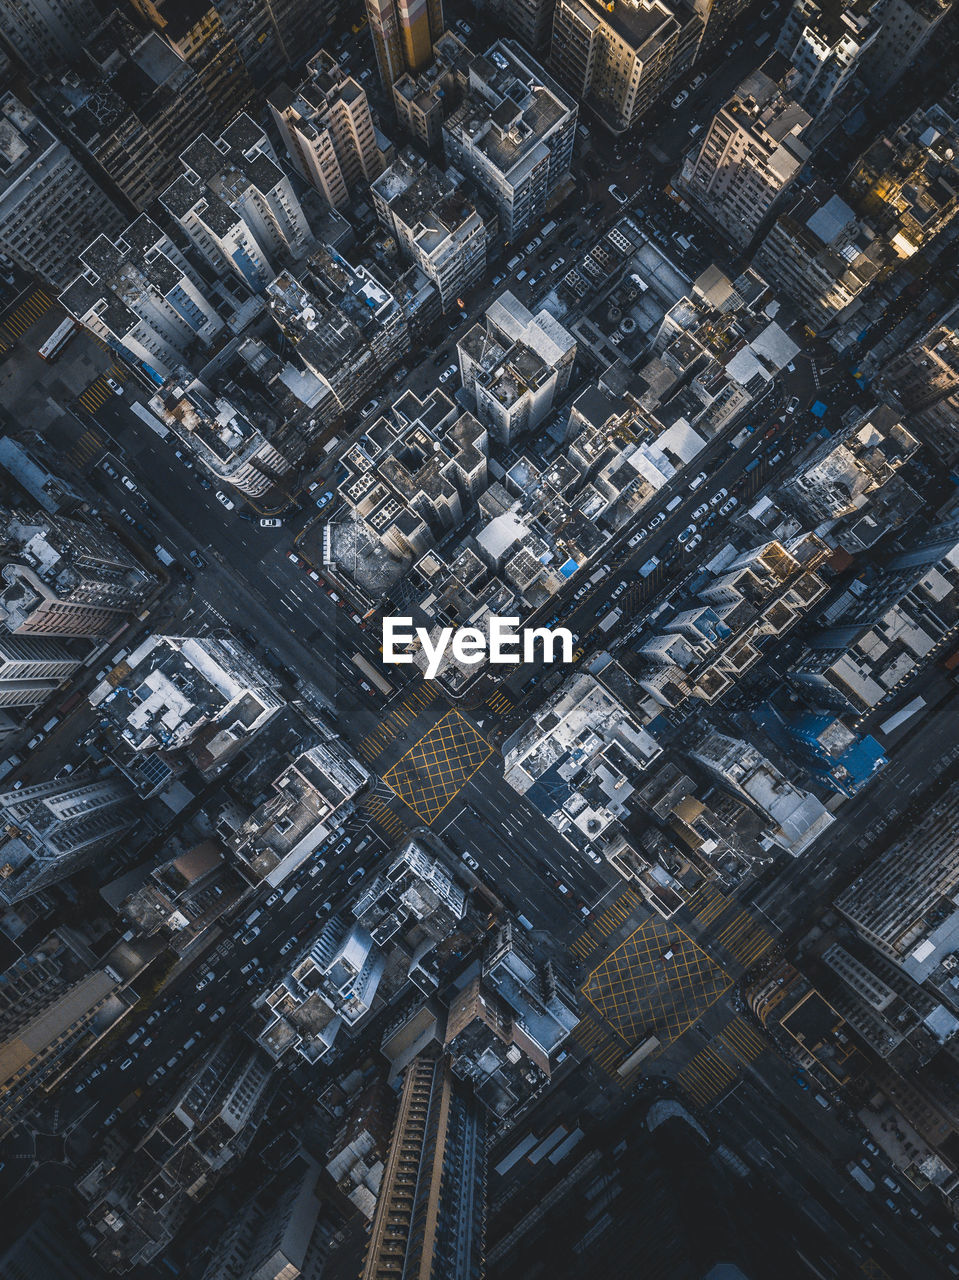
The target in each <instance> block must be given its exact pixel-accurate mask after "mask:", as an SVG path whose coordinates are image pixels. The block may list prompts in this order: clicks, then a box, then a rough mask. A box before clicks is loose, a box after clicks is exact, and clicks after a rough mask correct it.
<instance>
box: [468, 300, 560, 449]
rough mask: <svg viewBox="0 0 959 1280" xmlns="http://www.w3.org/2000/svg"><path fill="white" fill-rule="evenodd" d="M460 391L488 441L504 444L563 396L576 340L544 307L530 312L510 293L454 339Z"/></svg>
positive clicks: (535, 421) (531, 423)
mask: <svg viewBox="0 0 959 1280" xmlns="http://www.w3.org/2000/svg"><path fill="white" fill-rule="evenodd" d="M456 349H457V353H458V355H459V363H460V375H461V377H462V379H463V390H464V391H466V392H467V393H468V394H469V395H470V396H471V397H472V398H473V399H474V401H475V403H476V416H477V417H478V418H479V420H480V422H482V423H483V424H484V425H485V426H487V427H488V428H489V433H490V439H491V440H492V441H493V442H494V443H495V444H497V445H500V446H502V447H508V446H509V445H510V444H512V442H513V440H515V439H516V437H517V436H518V435H520V434H521V433H522V432H524V431H529V430H531V429H532V428H534V427H536V426H538V425H539V424H540V423H541V422H542V421H543V420H544V419H545V417H546V415H547V414H548V413H549V412H550V410H551V409H552V407H553V405H554V404H556V403H558V402H559V401H560V400H562V398H563V395H564V393H565V391H566V388H567V387H568V386H569V380H570V377H571V376H572V372H573V364H574V362H575V360H576V339H575V338H574V337H573V336H572V334H570V333H569V332H567V330H566V329H564V328H563V326H562V325H561V324H560V322H559V321H558V320H557V319H556V318H555V317H554V316H552V315H550V313H549V312H548V311H545V310H544V311H540V312H538V313H537V314H536V315H533V313H532V312H531V311H529V310H528V309H527V308H526V307H524V306H523V304H522V303H521V302H520V301H519V299H518V298H516V297H514V296H513V294H512V293H508V292H507V293H504V294H502V295H501V296H500V297H499V298H497V299H496V301H495V302H491V303H490V305H489V306H488V307H487V308H486V314H485V315H484V316H483V318H482V320H480V321H478V322H477V323H476V324H474V325H473V326H472V327H471V328H470V329H467V331H466V332H465V333H464V334H463V336H462V337H461V338H459V339H458V340H457V344H456Z"/></svg>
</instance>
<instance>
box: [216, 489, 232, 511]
mask: <svg viewBox="0 0 959 1280" xmlns="http://www.w3.org/2000/svg"><path fill="white" fill-rule="evenodd" d="M216 500H217V502H219V503H220V504H221V505H222V506H224V507H226V509H227V511H232V510H233V509H234V507H235V506H236V503H235V502H234V501H233V499H232V498H228V497H227V496H226V494H225V493H224V492H223V490H222V489H217V491H216Z"/></svg>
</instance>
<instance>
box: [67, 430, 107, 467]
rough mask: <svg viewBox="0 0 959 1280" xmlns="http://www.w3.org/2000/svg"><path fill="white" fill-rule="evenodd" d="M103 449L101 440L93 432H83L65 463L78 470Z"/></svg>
mask: <svg viewBox="0 0 959 1280" xmlns="http://www.w3.org/2000/svg"><path fill="white" fill-rule="evenodd" d="M102 447H103V440H102V438H101V437H100V436H98V435H97V433H96V432H95V431H84V433H83V435H82V436H81V437H80V439H79V440H78V441H77V442H76V444H75V445H74V446H73V448H72V449H71V450H70V452H69V453H68V454H67V461H68V462H70V463H71V464H72V465H73V466H74V467H76V468H77V470H79V469H80V468H81V467H83V466H84V465H85V464H86V463H87V462H89V460H90V459H91V458H92V457H93V455H94V454H95V453H98V452H99V450H100V449H101V448H102Z"/></svg>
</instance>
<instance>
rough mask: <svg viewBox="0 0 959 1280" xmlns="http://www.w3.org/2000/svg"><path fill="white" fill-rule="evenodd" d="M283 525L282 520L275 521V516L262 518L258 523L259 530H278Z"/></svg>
mask: <svg viewBox="0 0 959 1280" xmlns="http://www.w3.org/2000/svg"><path fill="white" fill-rule="evenodd" d="M282 524H283V521H282V520H277V518H276V517H275V516H264V517H263V519H262V520H261V521H260V528H261V529H279V528H280V527H281V526H282Z"/></svg>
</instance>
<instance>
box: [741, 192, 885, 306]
mask: <svg viewBox="0 0 959 1280" xmlns="http://www.w3.org/2000/svg"><path fill="white" fill-rule="evenodd" d="M894 256H895V255H894V253H893V251H892V249H891V248H890V246H889V243H888V241H887V240H886V238H885V237H883V236H880V235H879V234H878V233H877V232H876V231H875V230H874V229H873V227H871V226H870V225H869V223H867V222H864V221H863V220H861V219H859V218H857V217H856V215H855V213H854V212H853V210H852V209H850V207H849V205H848V204H846V203H845V201H844V200H841V199H840V197H839V196H838V195H836V194H835V193H834V192H833V191H831V190H830V189H829V188H828V187H826V186H825V184H823V183H817V184H816V185H815V186H814V187H811V188H809V189H808V190H807V191H806V192H804V194H803V195H801V196H800V197H799V198H798V199H797V200H796V202H795V203H794V204H793V205H792V207H791V208H790V209H788V210H786V211H785V212H784V213H781V214H780V215H779V217H778V218H777V219H776V221H775V222H774V223H773V225H772V228H771V229H770V231H769V232H768V233H767V235H766V237H765V238H764V239H763V240H762V242H761V243H760V245H759V248H758V249H757V250H756V253H755V255H754V257H753V266H754V268H755V269H756V270H757V271H758V272H759V273H760V274H761V275H764V276H765V277H766V278H767V279H774V280H775V281H776V283H777V287H778V288H779V289H781V290H782V292H783V293H784V294H786V295H787V296H789V297H791V298H792V300H793V301H794V302H795V303H796V305H797V306H798V307H799V308H800V310H801V311H802V313H803V315H804V316H805V318H806V319H807V321H808V322H809V324H810V325H812V326H813V327H814V328H815V329H816V330H819V329H824V328H826V327H827V326H830V325H833V324H835V323H837V322H840V321H841V320H842V319H844V318H845V317H846V316H847V315H850V314H852V309H853V307H854V305H855V304H856V302H857V300H858V299H859V298H860V297H861V296H862V295H863V294H864V293H865V292H866V290H867V289H869V288H870V287H871V286H872V285H874V284H875V283H876V282H877V281H878V280H880V279H881V278H882V277H883V275H884V274H886V273H887V272H888V271H889V270H891V267H892V263H893V261H894Z"/></svg>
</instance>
